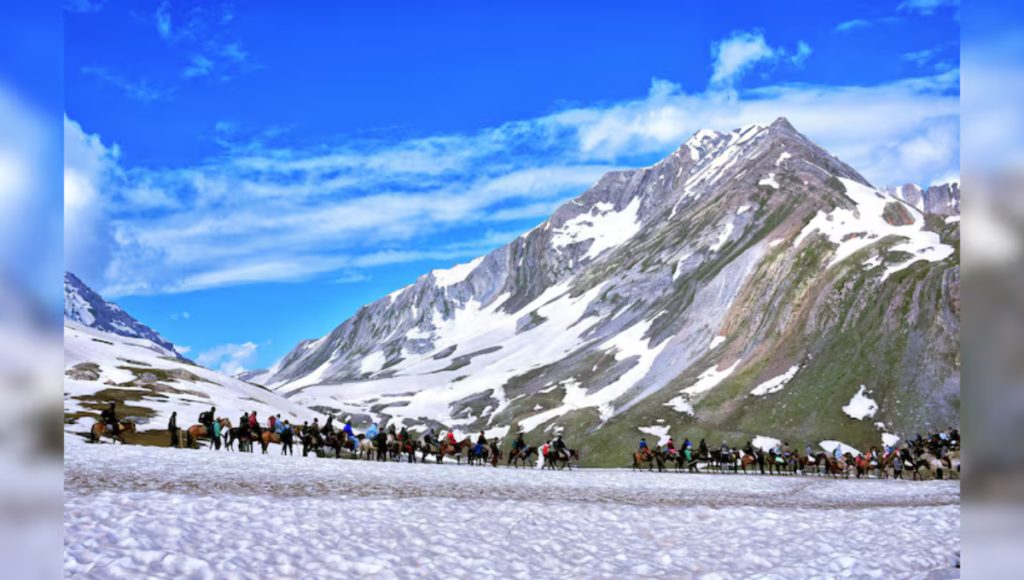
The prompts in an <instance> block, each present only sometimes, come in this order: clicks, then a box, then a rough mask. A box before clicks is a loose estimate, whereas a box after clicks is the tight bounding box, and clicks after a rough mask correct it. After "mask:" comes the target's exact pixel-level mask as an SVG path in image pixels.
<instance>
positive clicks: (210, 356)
mask: <svg viewBox="0 0 1024 580" xmlns="http://www.w3.org/2000/svg"><path fill="white" fill-rule="evenodd" d="M258 348H259V345H257V344H256V343H254V342H246V343H243V344H222V345H220V346H215V347H213V348H211V349H208V350H205V351H203V352H202V353H200V354H199V356H197V357H196V359H195V360H196V362H197V363H199V364H200V365H202V366H204V367H207V368H215V370H218V371H220V372H221V373H223V374H225V375H228V376H234V375H237V374H238V373H240V372H244V371H246V370H247V369H246V368H245V365H247V364H250V363H252V362H253V361H254V360H256V350H257V349H258ZM179 352H180V351H179Z"/></svg>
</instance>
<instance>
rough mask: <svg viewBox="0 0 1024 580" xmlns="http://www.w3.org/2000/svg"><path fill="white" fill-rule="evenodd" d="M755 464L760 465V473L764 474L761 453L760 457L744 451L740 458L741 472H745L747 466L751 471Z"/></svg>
mask: <svg viewBox="0 0 1024 580" xmlns="http://www.w3.org/2000/svg"><path fill="white" fill-rule="evenodd" d="M758 459H760V462H759V461H758ZM755 464H756V465H759V466H760V468H761V474H762V475H763V474H764V456H763V455H762V456H761V457H760V458H758V457H757V456H754V455H751V454H749V453H745V454H744V455H743V458H742V459H740V467H742V468H743V473H746V472H747V468H748V467H749V468H750V470H751V471H753V470H754V465H755Z"/></svg>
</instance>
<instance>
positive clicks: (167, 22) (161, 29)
mask: <svg viewBox="0 0 1024 580" xmlns="http://www.w3.org/2000/svg"><path fill="white" fill-rule="evenodd" d="M155 18H156V31H157V32H158V33H159V34H160V37H161V38H163V39H164V40H167V39H169V38H171V4H170V2H167V1H166V0H164V2H161V3H160V7H159V8H157V10H156V15H155Z"/></svg>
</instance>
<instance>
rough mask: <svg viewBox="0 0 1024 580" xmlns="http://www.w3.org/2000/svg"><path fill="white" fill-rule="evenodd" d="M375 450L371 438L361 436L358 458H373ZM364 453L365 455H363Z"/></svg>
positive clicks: (375, 447)
mask: <svg viewBox="0 0 1024 580" xmlns="http://www.w3.org/2000/svg"><path fill="white" fill-rule="evenodd" d="M375 451H377V446H376V445H374V443H373V439H369V438H367V437H361V438H360V439H359V458H360V459H366V460H367V461H369V460H371V459H373V453H374V452H375ZM364 454H365V457H364Z"/></svg>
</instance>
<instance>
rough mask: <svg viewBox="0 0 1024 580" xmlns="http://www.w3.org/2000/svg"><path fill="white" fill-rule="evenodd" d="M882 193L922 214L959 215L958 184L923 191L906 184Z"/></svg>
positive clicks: (943, 185) (887, 189)
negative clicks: (901, 201)
mask: <svg viewBox="0 0 1024 580" xmlns="http://www.w3.org/2000/svg"><path fill="white" fill-rule="evenodd" d="M882 191H884V192H886V193H888V194H889V195H892V196H893V197H895V198H897V199H900V200H903V201H905V202H907V203H909V204H910V205H912V206H914V207H915V208H917V209H918V210H919V211H921V212H922V213H933V214H936V215H941V216H951V215H960V184H959V183H945V184H942V185H933V186H931V187H929V188H928V189H924V188H922V187H921V186H919V185H914V184H913V183H908V184H906V185H901V186H897V187H893V186H888V187H885V188H883V189H882Z"/></svg>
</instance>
